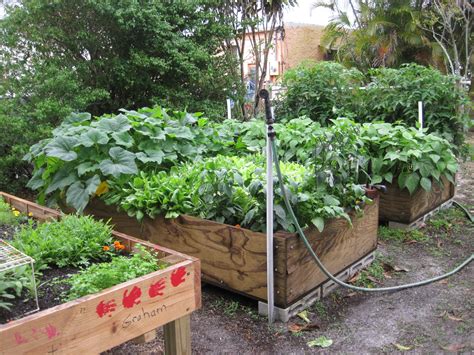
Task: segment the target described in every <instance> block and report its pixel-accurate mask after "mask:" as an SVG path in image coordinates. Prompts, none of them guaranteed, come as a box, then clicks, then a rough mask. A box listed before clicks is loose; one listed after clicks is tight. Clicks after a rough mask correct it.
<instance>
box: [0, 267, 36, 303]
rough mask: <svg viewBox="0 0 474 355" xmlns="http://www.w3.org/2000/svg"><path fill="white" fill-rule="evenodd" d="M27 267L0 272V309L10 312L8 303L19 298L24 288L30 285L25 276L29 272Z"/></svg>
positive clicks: (28, 279)
mask: <svg viewBox="0 0 474 355" xmlns="http://www.w3.org/2000/svg"><path fill="white" fill-rule="evenodd" d="M27 268H28V266H21V267H17V268H15V269H11V270H8V271H3V272H0V308H3V309H6V310H7V311H8V310H10V307H11V305H12V304H11V303H10V302H9V301H11V300H13V299H15V298H17V297H20V296H21V295H22V292H23V290H24V289H25V286H26V285H28V284H29V283H30V281H31V280H30V278H29V277H28V276H27V275H28V274H29V273H31V271H29V270H27Z"/></svg>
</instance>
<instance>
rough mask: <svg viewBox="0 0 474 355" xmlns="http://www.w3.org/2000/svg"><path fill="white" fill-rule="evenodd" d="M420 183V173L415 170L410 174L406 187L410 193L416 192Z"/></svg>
mask: <svg viewBox="0 0 474 355" xmlns="http://www.w3.org/2000/svg"><path fill="white" fill-rule="evenodd" d="M419 183H420V175H418V173H415V172H413V173H411V174H410V175H408V177H407V181H406V188H407V189H408V191H409V192H410V195H411V194H412V193H413V192H415V190H416V189H417V187H418V184H419Z"/></svg>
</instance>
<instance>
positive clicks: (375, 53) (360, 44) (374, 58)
mask: <svg viewBox="0 0 474 355" xmlns="http://www.w3.org/2000/svg"><path fill="white" fill-rule="evenodd" d="M347 1H348V6H345V5H347V3H344V0H322V1H320V2H317V3H315V4H314V7H316V8H317V7H320V6H324V7H328V8H330V9H331V10H333V11H334V12H335V14H336V16H335V17H334V19H333V20H332V21H331V22H330V24H329V25H328V26H327V27H326V30H325V35H324V38H323V44H324V45H326V47H329V48H333V47H336V48H337V56H338V59H339V60H340V61H342V62H348V63H350V64H354V65H356V66H359V67H362V68H367V67H380V66H383V67H384V66H398V65H400V64H402V63H404V62H410V61H416V62H421V63H425V64H426V63H428V62H429V61H430V58H431V56H430V42H429V39H428V38H427V37H426V36H425V35H424V33H423V31H421V30H420V28H419V27H418V26H417V17H418V16H419V14H420V11H421V8H422V6H423V1H424V0H416V1H413V0H389V1H387V0H366V1H364V0H347ZM344 7H348V8H349V12H348V11H346V10H345V9H344Z"/></svg>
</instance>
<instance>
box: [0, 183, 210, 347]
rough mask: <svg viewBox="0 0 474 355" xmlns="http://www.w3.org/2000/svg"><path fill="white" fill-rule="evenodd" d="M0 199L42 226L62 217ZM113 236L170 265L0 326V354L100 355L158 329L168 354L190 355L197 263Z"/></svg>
mask: <svg viewBox="0 0 474 355" xmlns="http://www.w3.org/2000/svg"><path fill="white" fill-rule="evenodd" d="M0 196H2V197H3V198H4V199H5V200H6V201H7V202H8V203H9V204H10V205H11V206H12V207H15V208H16V209H17V210H19V211H21V212H24V213H31V214H32V216H33V218H36V219H37V220H39V221H46V220H51V219H56V220H59V219H61V217H62V214H61V213H60V212H58V211H55V210H52V209H49V208H46V207H42V206H40V205H37V204H35V203H32V202H29V201H26V200H23V199H20V198H17V197H15V196H12V195H9V194H6V193H3V192H0ZM113 236H114V238H115V239H117V240H119V241H120V242H122V243H123V244H124V245H125V247H126V250H127V251H129V252H132V253H133V252H134V250H136V249H135V246H136V244H138V243H139V244H141V245H143V246H144V247H147V248H150V249H153V250H154V251H155V252H157V255H158V258H159V260H161V261H164V262H166V263H168V264H169V266H168V267H167V268H165V269H163V270H159V271H156V272H153V273H151V274H148V275H145V276H142V277H139V278H136V279H133V280H130V281H127V282H125V283H122V284H119V285H116V286H114V287H111V288H108V289H106V290H103V291H101V292H99V293H96V294H93V295H89V296H85V297H82V298H79V299H77V300H74V301H71V302H67V303H64V304H61V305H59V306H56V307H53V308H49V309H46V310H44V311H40V312H38V313H36V314H33V315H30V316H27V317H24V318H21V319H18V320H15V321H12V322H10V323H7V324H3V325H0V354H5V355H6V354H23V353H35V354H43V353H55V354H56V353H65V354H77V353H81V352H82V353H84V354H95V353H97V354H98V353H100V352H102V351H104V350H108V349H110V348H112V347H114V346H117V345H120V344H122V343H124V342H126V341H128V340H131V339H136V338H137V337H138V338H141V339H145V338H149V337H150V335H152V334H153V332H154V330H155V329H156V328H157V327H160V326H164V335H165V352H166V353H170V354H176V353H178V354H190V353H191V348H190V344H191V340H190V339H191V338H190V318H189V314H190V313H191V312H193V311H194V310H196V309H198V308H200V307H201V272H200V262H199V260H198V259H196V258H194V257H190V256H187V255H184V254H181V253H179V252H175V251H173V250H171V249H168V248H165V247H161V246H158V245H155V244H152V243H150V242H146V241H143V240H139V239H136V238H133V237H131V236H128V235H126V234H123V233H119V232H115V231H114V232H113Z"/></svg>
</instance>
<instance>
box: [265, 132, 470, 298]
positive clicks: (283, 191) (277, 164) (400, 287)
mask: <svg viewBox="0 0 474 355" xmlns="http://www.w3.org/2000/svg"><path fill="white" fill-rule="evenodd" d="M272 138H274V137H272ZM270 141H271V144H272V148H273V149H272V150H273V161H274V163H275V170H276V172H277V176H278V182H279V185H280V189H281V195H282V197H283V200H284V202H285V205H286V209H287V210H288V212H289V214H290V216H291V219H293V222H294V223H295V226H296V229H297V232H298V235H299V236H300V238H301V239H302V240H303V243H304V245H305V246H306V248H307V249H308V251H309V252H310V254H311V256H312V257H313V259H314V261H315V262H316V264H317V265H318V267H319V268H320V269H321V271H322V272H323V273H324V274H325V275H326V276H327V277H328V278H330V279H331V280H332V281H334V282H335V283H336V284H338V285H339V286H342V287H346V288H349V289H351V290H355V291H362V292H394V291H400V290H405V289H409V288H413V287H419V286H424V285H428V284H430V283H433V282H436V281H440V280H443V279H445V278H447V277H449V276H452V275H454V274H455V273H457V272H458V271H460V270H462V269H463V268H464V267H465V266H467V265H468V264H469V263H470V262H471V261H472V260H473V259H474V254H471V256H470V257H468V258H467V259H466V260H464V261H463V262H462V263H461V264H460V265H458V266H457V267H456V268H454V269H453V270H451V271H450V272H448V273H445V274H443V275H440V276H436V277H432V278H429V279H426V280H423V281H418V282H412V283H408V284H404V285H398V286H391V287H378V288H366V287H359V286H354V285H351V284H348V283H345V282H343V281H341V280H339V279H337V278H336V277H335V276H334V275H332V274H331V272H330V271H329V270H328V269H326V267H325V266H324V264H323V263H322V262H321V260H320V259H319V257H318V256H317V255H316V253H315V252H314V250H313V248H312V247H311V244H310V243H309V241H308V239H307V238H306V236H305V234H304V232H303V230H302V229H301V226H300V224H299V222H298V219H297V218H296V216H295V213H294V211H293V208H292V207H291V205H290V203H289V201H288V196H287V194H286V188H285V184H284V183H283V177H282V174H281V169H280V161H279V159H278V152H277V147H276V143H275V139H270ZM454 203H455V204H456V205H457V206H459V207H461V209H463V210H464V212H465V213H466V214H467V216H468V218H469V219H470V220H471V222H472V216H471V215H470V213H469V211H467V210H466V209H465V208H464V207H463V206H461V205H460V204H459V203H458V202H454Z"/></svg>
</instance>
